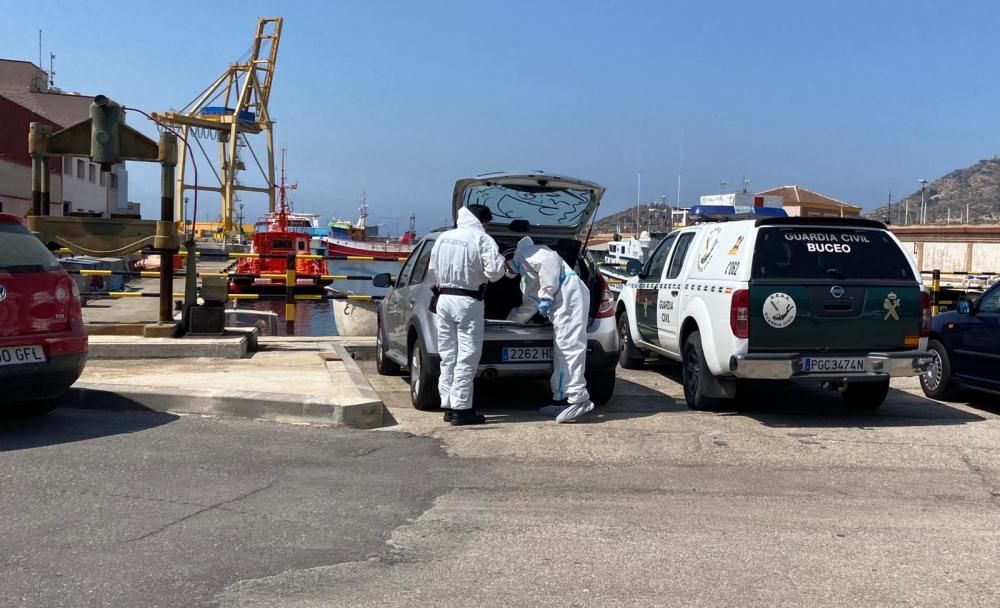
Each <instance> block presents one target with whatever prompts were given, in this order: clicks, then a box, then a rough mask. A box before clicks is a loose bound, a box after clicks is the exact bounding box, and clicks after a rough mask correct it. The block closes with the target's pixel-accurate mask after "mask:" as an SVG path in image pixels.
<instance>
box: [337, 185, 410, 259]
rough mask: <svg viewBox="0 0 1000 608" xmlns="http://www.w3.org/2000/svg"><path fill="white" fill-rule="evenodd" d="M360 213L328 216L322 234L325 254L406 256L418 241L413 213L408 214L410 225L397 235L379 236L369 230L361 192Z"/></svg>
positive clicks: (364, 198) (365, 202) (366, 211)
mask: <svg viewBox="0 0 1000 608" xmlns="http://www.w3.org/2000/svg"><path fill="white" fill-rule="evenodd" d="M358 210H359V211H360V213H361V215H360V217H359V218H358V221H357V222H354V223H352V222H349V221H346V220H337V219H334V220H331V221H330V224H329V232H328V234H327V236H326V237H324V238H323V242H324V243H325V244H326V252H327V255H337V256H341V255H346V256H360V257H386V258H405V257H406V256H408V255H410V252H411V251H413V247H414V245H416V244H417V233H416V231H415V230H414V225H415V223H416V216H414V215H411V216H410V228H409V230H407V231H406V232H404V233H403V236H401V237H400V238H398V239H391V238H380V237H377V236H372V235H369V234H368V202H367V199H366V197H365V195H363V194H362V196H361V207H360V208H359V209H358Z"/></svg>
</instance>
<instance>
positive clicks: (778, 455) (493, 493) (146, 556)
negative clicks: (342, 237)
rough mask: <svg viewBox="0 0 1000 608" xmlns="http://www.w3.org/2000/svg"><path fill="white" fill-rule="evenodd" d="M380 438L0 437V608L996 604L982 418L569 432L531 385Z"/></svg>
mask: <svg viewBox="0 0 1000 608" xmlns="http://www.w3.org/2000/svg"><path fill="white" fill-rule="evenodd" d="M363 367H364V368H365V369H366V371H368V372H371V373H370V376H369V377H370V379H371V380H372V382H373V385H375V388H376V389H377V390H378V391H379V392H380V394H382V395H383V398H384V399H385V400H386V402H387V405H388V406H389V418H388V420H387V422H389V423H390V425H391V426H389V427H388V428H387V429H385V430H380V431H358V432H340V431H333V430H329V429H318V428H311V427H296V426H287V425H280V424H270V423H258V422H242V421H221V420H210V419H200V418H180V419H177V418H173V417H171V416H164V415H155V414H147V413H138V412H130V413H125V414H122V413H103V412H84V411H73V410H64V411H58V412H56V413H55V414H53V415H51V416H50V417H49V418H47V419H41V420H35V421H21V422H10V421H8V422H4V423H2V424H0V450H2V451H3V452H2V454H0V475H2V479H3V488H4V492H3V493H2V494H0V512H2V513H3V514H4V517H3V518H0V539H3V540H2V541H0V542H2V546H3V547H4V549H3V550H2V551H0V580H3V581H4V583H5V584H4V586H3V594H2V595H0V603H4V602H8V601H9V602H11V603H10V605H13V606H20V605H31V606H140V605H141V606H213V605H219V606H224V607H237V606H238V607H241V608H245V607H258V606H260V607H263V606H267V607H296V608H300V607H314V606H315V607H319V606H323V607H335V606H345V607H346V606H352V607H353V606H379V607H386V606H388V607H394V606H400V607H402V606H407V607H410V606H446V607H448V606H455V607H459V606H461V607H470V606H525V605H534V606H706V607H707V606H711V607H713V608H715V607H725V606H733V607H737V606H739V607H746V606H761V607H763V606H767V607H769V608H770V607H774V606H789V607H791V606H796V607H798V606H845V607H846V606H851V607H858V606H935V607H937V606H984V607H985V606H990V607H992V606H996V605H998V604H1000V580H998V579H1000V577H998V576H997V573H996V564H997V563H998V562H1000V441H998V440H1000V417H998V415H997V414H998V412H1000V403H998V402H997V401H990V400H979V401H977V402H976V403H974V404H973V405H971V406H970V405H967V404H948V405H945V404H939V403H936V402H932V401H928V400H926V399H924V398H922V397H920V396H918V395H916V394H914V393H915V392H918V391H914V390H913V388H914V385H913V383H912V382H910V383H902V384H901V385H900V386H901V387H902V388H903V389H905V390H894V391H893V392H892V394H891V396H890V402H889V403H887V404H886V405H885V406H884V408H883V409H882V410H880V411H879V412H878V413H875V414H869V413H863V414H858V413H850V412H845V411H844V410H843V409H842V408H841V407H840V404H839V401H838V400H837V398H836V395H828V394H822V393H815V392H812V391H803V390H797V389H790V388H788V387H784V386H776V387H768V388H767V389H765V390H763V391H760V392H759V393H758V394H757V395H755V396H754V397H753V398H751V399H749V400H748V401H747V402H745V403H743V404H742V405H741V407H740V409H739V410H737V411H727V412H691V411H689V410H687V409H686V407H684V405H683V403H682V401H680V400H679V397H680V387H679V386H678V385H677V383H676V381H675V380H676V375H675V374H674V372H673V371H672V370H670V369H669V368H663V369H655V370H650V371H642V372H623V373H622V381H621V382H620V383H619V387H618V390H617V392H616V397H615V399H614V400H613V402H612V403H611V404H609V405H608V406H606V407H605V408H603V409H602V410H601V411H600V413H598V414H596V415H593V416H591V417H590V418H589V419H586V420H581V421H580V422H579V423H576V424H571V425H557V424H555V423H554V422H553V421H551V420H546V419H542V418H541V417H539V416H538V415H537V414H536V413H535V409H536V408H537V407H538V406H540V405H543V404H544V403H545V398H546V396H545V390H544V387H543V386H542V385H537V384H530V383H524V382H510V381H508V382H502V383H494V384H489V385H483V386H481V387H480V390H479V391H478V395H479V399H480V400H481V402H482V403H484V404H485V405H486V407H485V408H484V409H485V412H486V413H487V414H488V415H489V418H490V424H487V425H485V426H483V427H476V428H452V427H450V426H446V425H443V424H442V423H441V421H440V415H439V414H432V413H423V412H417V411H415V410H413V409H412V408H410V407H409V405H408V401H407V396H406V392H405V391H406V388H407V385H406V382H405V378H399V377H392V378H381V377H377V376H374V373H373V371H372V367H371V365H370V364H368V363H365V364H364V365H363Z"/></svg>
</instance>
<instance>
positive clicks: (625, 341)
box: [595, 312, 645, 403]
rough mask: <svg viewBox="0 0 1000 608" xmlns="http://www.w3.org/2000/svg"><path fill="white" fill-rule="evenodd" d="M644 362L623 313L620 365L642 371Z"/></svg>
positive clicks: (619, 320) (619, 333)
mask: <svg viewBox="0 0 1000 608" xmlns="http://www.w3.org/2000/svg"><path fill="white" fill-rule="evenodd" d="M644 361H645V357H643V356H642V351H640V350H639V348H638V347H636V345H635V343H634V342H632V332H630V331H629V329H628V313H624V312H623V313H622V314H621V316H619V317H618V364H619V365H621V366H622V369H642V366H643V362H644ZM595 403H596V402H595Z"/></svg>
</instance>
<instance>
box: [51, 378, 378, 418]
mask: <svg viewBox="0 0 1000 608" xmlns="http://www.w3.org/2000/svg"><path fill="white" fill-rule="evenodd" d="M352 363H353V362H352ZM355 367H357V366H355ZM351 375H353V374H351ZM363 378H364V377H363V376H362V379H363ZM365 383H366V384H367V381H365ZM368 390H370V391H371V393H372V394H373V395H374V390H372V389H371V386H370V385H368ZM351 397H354V396H351ZM357 397H364V395H363V394H361V392H360V391H359V394H358V395H357ZM350 401H351V402H350V403H338V402H335V401H333V400H331V399H327V398H324V397H314V396H309V395H283V394H278V393H264V392H254V391H239V390H226V391H223V390H215V389H178V388H176V387H165V386H142V387H134V386H128V385H124V384H112V383H90V382H77V383H76V384H75V385H73V387H72V388H71V389H70V390H69V391H68V392H67V393H66V395H65V396H63V397H62V399H61V400H60V405H63V406H66V407H76V408H85V409H101V410H118V411H122V410H135V409H147V410H153V411H156V412H170V413H175V414H200V415H205V416H224V417H233V418H250V419H254V420H273V421H275V422H292V423H310V424H325V425H330V426H339V427H348V428H355V429H372V428H376V427H379V426H382V416H383V405H382V400H381V399H379V398H378V396H377V395H375V396H374V398H373V399H363V398H358V399H355V398H351V399H350Z"/></svg>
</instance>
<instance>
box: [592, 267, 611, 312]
mask: <svg viewBox="0 0 1000 608" xmlns="http://www.w3.org/2000/svg"><path fill="white" fill-rule="evenodd" d="M597 288H598V289H600V290H601V303H600V305H599V306H598V307H597V314H596V315H594V317H595V318H597V319H607V318H608V317H613V316H615V294H613V293H612V292H611V289H610V288H608V282H607V281H606V280H605V279H604V276H603V275H600V274H599V275H597Z"/></svg>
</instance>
